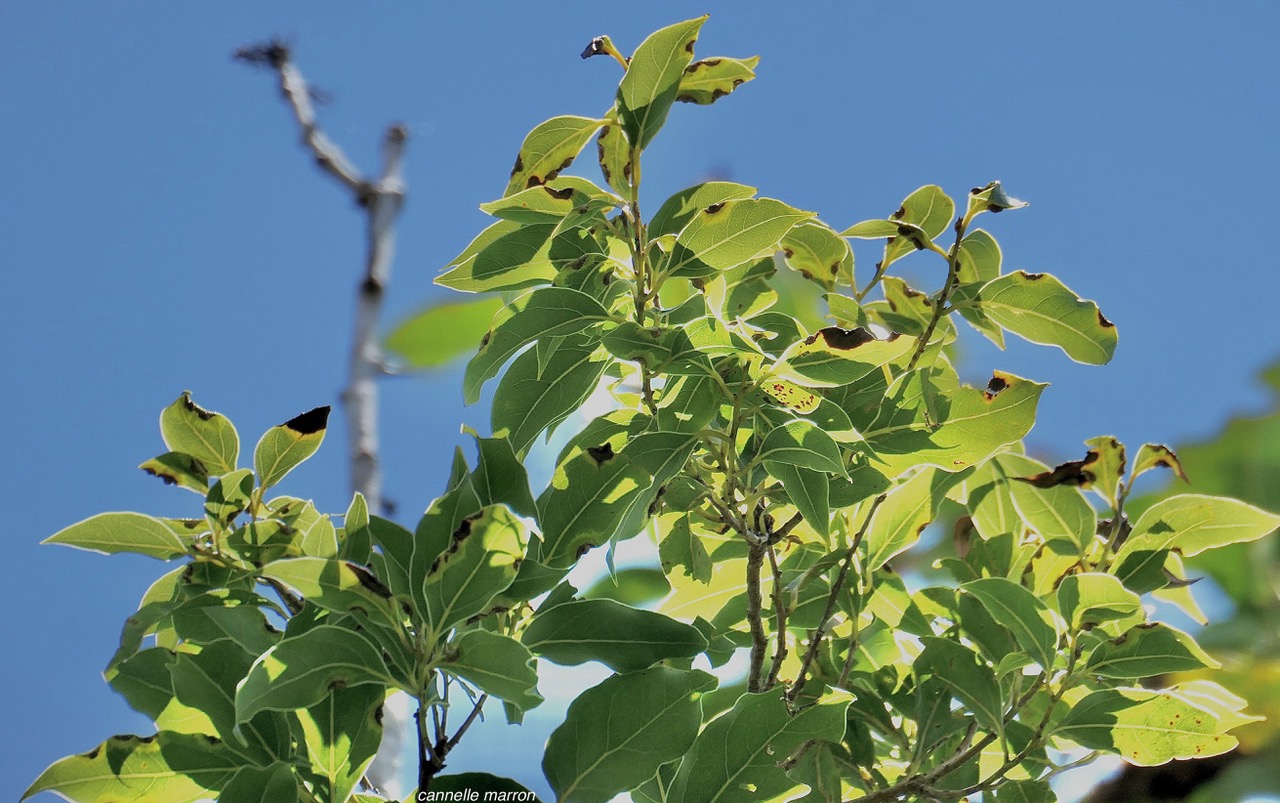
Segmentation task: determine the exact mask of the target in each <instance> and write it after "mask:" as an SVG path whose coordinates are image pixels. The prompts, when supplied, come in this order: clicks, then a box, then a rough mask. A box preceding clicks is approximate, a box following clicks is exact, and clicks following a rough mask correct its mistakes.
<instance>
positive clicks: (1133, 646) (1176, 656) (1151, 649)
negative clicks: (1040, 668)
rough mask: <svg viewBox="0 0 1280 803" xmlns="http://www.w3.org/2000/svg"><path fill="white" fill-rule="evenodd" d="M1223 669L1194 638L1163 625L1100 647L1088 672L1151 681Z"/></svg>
mask: <svg viewBox="0 0 1280 803" xmlns="http://www.w3.org/2000/svg"><path fill="white" fill-rule="evenodd" d="M1220 666H1222V665H1221V664H1219V663H1218V662H1217V661H1215V660H1214V659H1213V658H1212V657H1210V656H1209V654H1208V653H1206V652H1205V651H1204V650H1202V649H1201V648H1200V645H1199V644H1196V642H1195V639H1193V638H1191V636H1189V635H1187V634H1186V633H1183V632H1182V631H1181V630H1178V629H1177V628H1173V627H1169V626H1168V625H1166V624H1163V623H1161V622H1150V623H1147V624H1141V625H1138V626H1136V627H1133V628H1131V629H1129V630H1128V631H1127V632H1125V633H1122V634H1121V635H1120V636H1118V637H1117V638H1114V639H1112V640H1110V641H1104V642H1102V643H1101V644H1099V645H1098V646H1097V647H1096V648H1094V650H1093V652H1092V653H1090V655H1089V662H1088V664H1087V665H1086V667H1085V668H1086V669H1087V670H1088V671H1089V673H1090V674H1094V675H1101V676H1102V677H1108V678H1147V677H1152V676H1154V675H1164V674H1169V673H1172V672H1189V671H1191V670H1195V669H1203V668H1205V667H1208V668H1210V669H1217V668H1218V667H1220Z"/></svg>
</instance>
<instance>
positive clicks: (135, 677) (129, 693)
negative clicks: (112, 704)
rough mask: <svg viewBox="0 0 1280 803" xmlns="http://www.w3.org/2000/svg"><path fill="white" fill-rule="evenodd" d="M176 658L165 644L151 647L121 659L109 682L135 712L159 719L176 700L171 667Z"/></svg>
mask: <svg viewBox="0 0 1280 803" xmlns="http://www.w3.org/2000/svg"><path fill="white" fill-rule="evenodd" d="M175 658H176V656H175V655H174V654H173V653H172V652H170V651H169V650H168V649H166V648H164V647H150V648H148V649H145V650H142V651H140V652H138V653H136V654H134V655H132V656H130V657H129V658H127V659H125V660H124V661H123V662H121V663H120V665H119V666H118V667H117V668H116V672H115V674H114V676H113V677H111V679H110V680H109V681H108V682H109V683H110V685H111V688H112V689H114V690H115V691H116V692H117V693H118V694H119V695H120V696H121V697H123V698H124V699H125V701H126V702H128V703H129V707H130V708H132V709H133V710H134V711H137V712H138V713H140V714H144V715H145V716H146V717H148V718H149V719H152V720H156V719H159V718H160V716H161V714H162V713H163V711H164V709H165V708H166V707H167V706H168V705H169V704H170V703H171V702H172V701H173V681H172V680H171V679H170V676H169V667H171V666H172V665H173V662H174V660H175Z"/></svg>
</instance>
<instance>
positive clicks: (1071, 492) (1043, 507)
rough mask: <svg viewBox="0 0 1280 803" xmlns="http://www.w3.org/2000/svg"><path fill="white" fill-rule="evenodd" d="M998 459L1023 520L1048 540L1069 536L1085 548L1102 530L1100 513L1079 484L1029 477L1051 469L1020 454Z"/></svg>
mask: <svg viewBox="0 0 1280 803" xmlns="http://www.w3.org/2000/svg"><path fill="white" fill-rule="evenodd" d="M995 463H996V465H997V466H998V468H999V470H1000V471H1001V472H1002V473H1003V474H1004V476H1005V477H1006V478H1008V479H1009V480H1011V482H1010V483H1009V493H1010V495H1011V496H1012V498H1013V504H1014V506H1015V507H1016V508H1017V509H1018V513H1019V514H1021V516H1022V519H1023V521H1024V522H1025V523H1026V524H1027V525H1028V526H1030V527H1031V529H1033V530H1035V531H1036V532H1038V533H1040V535H1042V536H1044V538H1045V540H1046V541H1052V540H1055V539H1060V538H1061V539H1066V540H1069V541H1071V542H1072V543H1073V544H1075V545H1076V546H1077V547H1079V548H1080V549H1081V550H1082V551H1083V550H1084V549H1085V548H1086V547H1087V546H1088V545H1089V543H1090V542H1092V541H1093V537H1094V535H1095V534H1096V533H1097V531H1098V514H1097V513H1096V512H1095V511H1094V509H1093V506H1092V505H1090V504H1089V501H1088V500H1087V499H1085V498H1084V494H1082V493H1081V492H1080V489H1079V488H1076V487H1074V486H1071V485H1053V486H1050V487H1048V488H1041V487H1039V485H1037V484H1036V483H1035V482H1028V481H1026V480H1027V479H1028V478H1031V477H1033V476H1036V475H1039V474H1044V473H1047V472H1048V471H1049V467H1048V466H1046V465H1045V464H1043V463H1041V462H1039V461H1036V460H1032V459H1031V458H1029V457H1023V456H1022V455H1016V454H1002V455H999V456H997V457H996V458H995Z"/></svg>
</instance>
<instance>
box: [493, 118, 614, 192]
mask: <svg viewBox="0 0 1280 803" xmlns="http://www.w3.org/2000/svg"><path fill="white" fill-rule="evenodd" d="M604 124H605V121H604V120H597V119H594V118H591V117H576V116H573V115H563V116H560V117H552V118H551V119H550V120H546V121H545V122H541V123H539V124H538V125H536V126H534V129H533V130H532V131H530V132H529V135H528V136H526V137H525V138H524V142H523V143H522V144H521V145H520V153H519V154H518V155H517V156H516V165H515V168H514V169H513V170H512V171H511V180H510V181H508V182H507V189H506V191H505V192H504V193H503V195H504V196H508V195H514V194H515V193H517V192H520V191H521V190H525V189H528V188H530V187H534V186H537V185H539V184H546V183H547V182H548V181H550V180H551V179H553V178H555V177H556V176H558V175H559V174H560V171H561V170H564V169H565V168H566V167H568V166H569V165H571V164H573V160H574V159H575V158H577V156H578V153H580V152H581V151H582V148H583V146H585V145H586V144H587V141H588V140H590V139H591V137H592V136H593V135H594V134H595V133H596V131H597V130H598V129H599V128H600V126H602V125H604Z"/></svg>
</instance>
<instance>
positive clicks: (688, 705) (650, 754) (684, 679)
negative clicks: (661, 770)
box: [542, 666, 716, 803]
mask: <svg viewBox="0 0 1280 803" xmlns="http://www.w3.org/2000/svg"><path fill="white" fill-rule="evenodd" d="M715 685H716V679H715V678H714V677H712V676H711V675H708V674H707V673H705V672H700V671H697V670H693V671H688V672H685V671H680V670H678V669H671V668H669V667H665V666H655V667H653V668H652V669H646V670H645V671H643V672H634V673H632V674H628V675H614V676H612V677H610V678H608V679H606V680H605V681H604V682H603V683H600V684H599V685H597V686H594V687H592V688H590V689H587V690H586V691H584V692H583V693H582V694H580V695H578V697H577V699H575V700H574V701H573V702H572V703H570V705H569V711H568V714H567V715H566V717H565V721H564V723H563V724H562V725H560V727H558V728H556V730H555V731H553V732H552V734H551V737H550V739H548V740H547V747H546V752H545V753H544V754H543V758H542V770H543V773H544V774H545V775H546V776H547V781H548V782H549V783H550V784H551V788H552V789H554V790H555V793H556V799H557V800H559V801H563V802H564V803H571V802H573V801H579V802H580V803H604V801H607V800H610V799H612V798H613V797H614V796H615V795H617V794H618V793H620V792H625V791H627V790H628V789H631V788H632V787H635V786H638V785H639V784H640V783H641V782H642V781H644V780H645V779H646V778H649V777H650V776H651V775H653V774H654V773H655V772H656V771H657V770H658V767H659V766H661V765H662V764H665V763H667V762H669V761H674V760H675V759H678V758H680V757H681V756H682V755H684V753H685V751H686V750H688V749H689V746H690V745H691V744H693V740H694V738H695V737H696V736H697V735H698V728H699V726H700V725H701V724H702V706H701V705H700V703H699V697H700V696H701V694H702V692H704V691H706V690H707V689H711V688H714V687H715Z"/></svg>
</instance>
